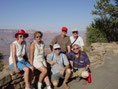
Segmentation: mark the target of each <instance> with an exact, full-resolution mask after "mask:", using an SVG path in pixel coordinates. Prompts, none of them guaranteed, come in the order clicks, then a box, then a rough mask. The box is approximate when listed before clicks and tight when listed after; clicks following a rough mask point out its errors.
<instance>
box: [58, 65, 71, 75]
mask: <svg viewBox="0 0 118 89" xmlns="http://www.w3.org/2000/svg"><path fill="white" fill-rule="evenodd" d="M68 68H70V66H69V64H68V65H66V66H65V67H64V68H63V69H62V70H61V71H60V74H62V75H63V74H64V71H65V70H66V69H68Z"/></svg>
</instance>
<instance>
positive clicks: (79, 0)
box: [0, 0, 96, 31]
mask: <svg viewBox="0 0 118 89" xmlns="http://www.w3.org/2000/svg"><path fill="white" fill-rule="evenodd" d="M95 3H96V0H0V29H20V28H23V29H25V30H27V29H34V30H41V31H47V30H48V31H58V30H60V29H61V28H62V27H63V26H66V27H67V28H69V30H70V31H71V30H72V29H73V28H78V29H79V30H85V29H86V26H88V25H89V24H90V23H91V21H92V20H93V18H94V17H95V16H93V15H92V14H91V10H94V4H95Z"/></svg>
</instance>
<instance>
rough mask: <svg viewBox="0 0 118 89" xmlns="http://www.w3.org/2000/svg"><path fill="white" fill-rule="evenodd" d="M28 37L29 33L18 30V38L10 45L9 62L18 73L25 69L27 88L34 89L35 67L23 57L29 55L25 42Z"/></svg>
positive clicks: (16, 36) (16, 35)
mask: <svg viewBox="0 0 118 89" xmlns="http://www.w3.org/2000/svg"><path fill="white" fill-rule="evenodd" d="M27 37H28V34H27V33H25V31H24V30H22V29H21V30H18V32H17V33H16V34H15V38H16V39H17V40H16V41H14V42H13V43H12V44H11V45H10V57H9V64H10V67H11V68H12V69H15V72H16V73H19V72H20V71H22V70H23V71H24V80H25V85H26V87H25V89H33V88H32V87H31V80H32V72H33V70H34V67H33V66H31V65H30V64H29V63H28V62H27V61H25V59H24V58H23V57H24V56H26V57H27V52H26V42H25V38H27Z"/></svg>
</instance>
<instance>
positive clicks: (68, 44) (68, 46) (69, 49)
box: [67, 37, 71, 53]
mask: <svg viewBox="0 0 118 89" xmlns="http://www.w3.org/2000/svg"><path fill="white" fill-rule="evenodd" d="M70 45H71V41H70V38H69V37H68V43H67V50H68V53H70V52H71V48H70Z"/></svg>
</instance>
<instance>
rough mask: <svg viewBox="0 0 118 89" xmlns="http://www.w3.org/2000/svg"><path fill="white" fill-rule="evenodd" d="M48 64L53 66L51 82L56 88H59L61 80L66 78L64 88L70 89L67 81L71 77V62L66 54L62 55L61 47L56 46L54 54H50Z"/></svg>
mask: <svg viewBox="0 0 118 89" xmlns="http://www.w3.org/2000/svg"><path fill="white" fill-rule="evenodd" d="M47 62H48V63H49V64H50V65H51V72H52V75H51V81H52V84H53V85H54V86H55V87H56V86H58V83H59V79H60V78H64V77H65V78H64V81H63V86H64V87H65V89H69V86H68V85H67V81H68V79H69V77H70V75H71V69H70V67H69V61H68V59H67V57H66V55H65V54H63V53H60V45H59V44H54V46H53V52H52V53H50V54H48V56H47Z"/></svg>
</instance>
